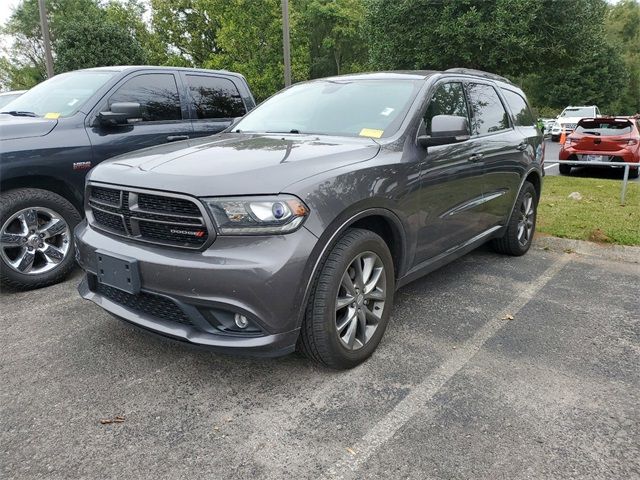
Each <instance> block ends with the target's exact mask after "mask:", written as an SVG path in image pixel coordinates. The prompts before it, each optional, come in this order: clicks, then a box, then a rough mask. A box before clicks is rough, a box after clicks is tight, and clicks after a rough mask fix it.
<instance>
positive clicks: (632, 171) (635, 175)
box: [629, 167, 640, 178]
mask: <svg viewBox="0 0 640 480" xmlns="http://www.w3.org/2000/svg"><path fill="white" fill-rule="evenodd" d="M639 173H640V169H639V168H638V167H636V168H630V169H629V178H638V174H639Z"/></svg>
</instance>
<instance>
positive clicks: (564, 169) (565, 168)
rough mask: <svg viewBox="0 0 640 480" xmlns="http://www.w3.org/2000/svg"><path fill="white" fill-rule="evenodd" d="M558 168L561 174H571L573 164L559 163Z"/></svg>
mask: <svg viewBox="0 0 640 480" xmlns="http://www.w3.org/2000/svg"><path fill="white" fill-rule="evenodd" d="M558 169H559V170H560V175H569V174H570V173H571V165H567V164H566V163H561V164H559V165H558Z"/></svg>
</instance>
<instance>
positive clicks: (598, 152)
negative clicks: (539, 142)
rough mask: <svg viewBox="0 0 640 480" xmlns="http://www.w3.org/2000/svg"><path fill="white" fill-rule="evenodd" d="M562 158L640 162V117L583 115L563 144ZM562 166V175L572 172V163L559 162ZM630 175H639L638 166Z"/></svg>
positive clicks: (632, 169) (585, 160)
mask: <svg viewBox="0 0 640 480" xmlns="http://www.w3.org/2000/svg"><path fill="white" fill-rule="evenodd" d="M560 160H578V161H583V162H628V163H638V162H640V119H638V118H637V117H633V118H631V117H615V118H614V117H601V118H583V119H582V120H580V121H579V122H578V125H577V126H576V129H575V131H574V132H573V133H572V134H571V135H569V136H568V137H567V140H566V142H565V143H564V145H563V146H562V149H561V150H560ZM559 167H560V173H561V174H563V175H568V174H569V173H571V167H572V165H571V164H567V163H565V164H560V166H559ZM619 168H621V167H619ZM629 178H638V167H631V168H630V169H629Z"/></svg>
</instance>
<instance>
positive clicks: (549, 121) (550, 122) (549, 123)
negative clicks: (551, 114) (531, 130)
mask: <svg viewBox="0 0 640 480" xmlns="http://www.w3.org/2000/svg"><path fill="white" fill-rule="evenodd" d="M541 120H542V124H543V125H544V132H543V133H544V136H545V137H549V136H551V130H552V129H553V126H554V125H555V124H556V119H555V118H542V119H541Z"/></svg>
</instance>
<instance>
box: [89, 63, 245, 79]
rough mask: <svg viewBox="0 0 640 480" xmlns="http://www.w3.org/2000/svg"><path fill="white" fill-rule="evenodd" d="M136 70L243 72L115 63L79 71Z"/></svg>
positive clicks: (231, 73)
mask: <svg viewBox="0 0 640 480" xmlns="http://www.w3.org/2000/svg"><path fill="white" fill-rule="evenodd" d="M136 70H182V71H185V72H201V73H219V74H223V75H233V76H236V77H242V75H241V74H239V73H236V72H230V71H229V70H210V69H206V68H191V67H171V66H164V67H163V66H160V65H114V66H108V67H94V68H83V69H81V70H78V71H85V72H95V71H98V72H99V71H103V72H128V71H131V72H133V71H136Z"/></svg>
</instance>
